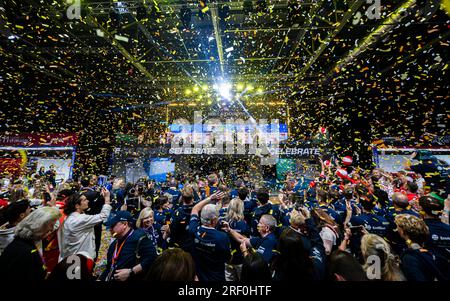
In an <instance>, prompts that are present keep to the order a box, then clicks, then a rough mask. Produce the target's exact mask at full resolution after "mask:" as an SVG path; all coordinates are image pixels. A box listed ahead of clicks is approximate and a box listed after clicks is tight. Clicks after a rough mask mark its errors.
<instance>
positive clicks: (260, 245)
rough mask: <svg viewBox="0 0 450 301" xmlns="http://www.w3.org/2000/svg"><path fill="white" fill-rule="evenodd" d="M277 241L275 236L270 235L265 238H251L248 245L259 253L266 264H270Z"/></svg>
mask: <svg viewBox="0 0 450 301" xmlns="http://www.w3.org/2000/svg"><path fill="white" fill-rule="evenodd" d="M277 243H278V240H277V238H276V237H275V234H273V233H270V234H268V235H267V236H265V237H253V238H251V239H250V244H251V245H252V247H253V248H254V249H255V250H256V252H258V253H260V254H261V255H262V257H263V258H264V260H265V261H266V262H267V263H270V261H271V260H272V257H273V255H274V252H273V251H274V250H275V249H276V247H277Z"/></svg>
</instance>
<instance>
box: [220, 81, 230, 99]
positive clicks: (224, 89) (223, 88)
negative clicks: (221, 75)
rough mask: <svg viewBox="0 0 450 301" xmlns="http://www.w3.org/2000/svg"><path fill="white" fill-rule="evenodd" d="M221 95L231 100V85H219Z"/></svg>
mask: <svg viewBox="0 0 450 301" xmlns="http://www.w3.org/2000/svg"><path fill="white" fill-rule="evenodd" d="M219 94H220V95H221V96H222V97H223V98H226V99H230V98H231V85H230V84H229V83H221V84H220V85H219Z"/></svg>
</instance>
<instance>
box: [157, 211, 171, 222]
mask: <svg viewBox="0 0 450 301" xmlns="http://www.w3.org/2000/svg"><path fill="white" fill-rule="evenodd" d="M154 216H155V223H157V224H159V225H161V226H163V225H165V224H166V222H168V221H170V219H171V218H172V210H170V209H163V211H162V212H159V211H157V210H155V211H154Z"/></svg>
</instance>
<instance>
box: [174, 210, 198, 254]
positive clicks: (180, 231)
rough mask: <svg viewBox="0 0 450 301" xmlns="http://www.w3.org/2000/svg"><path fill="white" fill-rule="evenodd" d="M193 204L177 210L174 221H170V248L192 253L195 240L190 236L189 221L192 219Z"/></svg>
mask: <svg viewBox="0 0 450 301" xmlns="http://www.w3.org/2000/svg"><path fill="white" fill-rule="evenodd" d="M193 207H194V205H193V204H191V205H186V204H183V205H182V206H181V207H179V208H178V209H177V210H175V212H174V214H173V216H172V219H171V220H170V241H169V245H170V246H175V247H178V248H182V249H183V250H185V251H187V252H190V251H191V250H192V246H193V240H192V237H191V235H190V234H189V221H190V219H191V211H192V208H193Z"/></svg>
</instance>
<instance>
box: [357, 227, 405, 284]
mask: <svg viewBox="0 0 450 301" xmlns="http://www.w3.org/2000/svg"><path fill="white" fill-rule="evenodd" d="M361 252H362V255H363V258H364V261H365V262H366V263H365V264H364V270H366V271H367V269H368V268H370V267H371V266H372V265H373V262H372V261H371V258H376V259H379V260H380V261H379V262H380V272H381V275H380V278H379V279H377V280H384V281H404V280H406V279H405V277H404V276H403V273H402V272H401V271H400V267H399V265H398V263H397V260H396V258H395V256H394V255H393V254H392V253H391V247H390V246H389V244H388V243H387V242H386V241H385V240H384V239H383V238H382V237H380V236H378V235H375V234H366V235H364V236H363V237H362V239H361ZM371 256H375V257H371Z"/></svg>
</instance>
